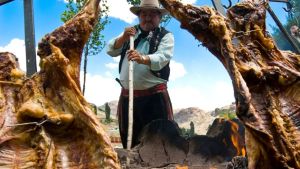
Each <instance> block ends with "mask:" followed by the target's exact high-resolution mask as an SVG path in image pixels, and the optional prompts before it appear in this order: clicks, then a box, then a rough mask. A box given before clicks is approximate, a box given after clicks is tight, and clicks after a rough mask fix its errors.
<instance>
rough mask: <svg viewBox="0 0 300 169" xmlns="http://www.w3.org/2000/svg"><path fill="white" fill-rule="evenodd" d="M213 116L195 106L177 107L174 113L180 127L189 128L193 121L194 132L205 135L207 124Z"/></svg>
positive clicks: (212, 119)
mask: <svg viewBox="0 0 300 169" xmlns="http://www.w3.org/2000/svg"><path fill="white" fill-rule="evenodd" d="M215 118H216V117H213V116H212V115H211V114H210V113H208V112H205V111H203V110H201V109H199V108H197V107H189V108H185V109H177V110H175V113H174V120H175V121H176V122H177V123H178V125H179V127H180V128H186V129H190V123H191V122H193V123H194V126H195V133H196V134H198V135H205V134H206V132H207V130H208V127H209V125H210V124H211V123H212V122H213V121H214V119H215Z"/></svg>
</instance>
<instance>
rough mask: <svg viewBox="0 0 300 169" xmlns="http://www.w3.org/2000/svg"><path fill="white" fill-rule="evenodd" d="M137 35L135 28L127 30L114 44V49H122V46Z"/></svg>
mask: <svg viewBox="0 0 300 169" xmlns="http://www.w3.org/2000/svg"><path fill="white" fill-rule="evenodd" d="M135 34H136V30H135V28H134V27H127V28H125V30H124V32H123V35H122V36H121V37H119V38H118V39H117V40H116V42H115V44H114V48H115V49H118V48H120V47H122V45H123V44H124V43H125V42H126V41H128V40H129V38H130V36H134V35H135Z"/></svg>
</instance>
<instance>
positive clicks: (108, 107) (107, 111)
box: [105, 102, 111, 122]
mask: <svg viewBox="0 0 300 169" xmlns="http://www.w3.org/2000/svg"><path fill="white" fill-rule="evenodd" d="M110 112H111V109H110V106H109V105H108V103H107V102H106V103H105V121H106V122H110V121H111V119H110Z"/></svg>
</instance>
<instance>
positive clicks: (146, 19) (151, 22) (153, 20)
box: [139, 9, 161, 31]
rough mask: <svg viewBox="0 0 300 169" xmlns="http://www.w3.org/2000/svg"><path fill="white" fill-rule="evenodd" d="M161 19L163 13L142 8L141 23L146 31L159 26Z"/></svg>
mask: <svg viewBox="0 0 300 169" xmlns="http://www.w3.org/2000/svg"><path fill="white" fill-rule="evenodd" d="M160 19H161V15H160V13H159V11H157V10H152V9H150V10H149V9H147V10H141V12H140V13H139V20H140V25H141V28H142V29H143V30H144V31H151V30H153V29H154V28H156V27H158V26H159V23H160Z"/></svg>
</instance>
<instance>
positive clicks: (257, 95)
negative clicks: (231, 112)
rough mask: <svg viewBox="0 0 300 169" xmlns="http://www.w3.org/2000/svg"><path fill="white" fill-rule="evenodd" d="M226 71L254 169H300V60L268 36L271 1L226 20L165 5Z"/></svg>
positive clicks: (241, 7) (234, 10)
mask: <svg viewBox="0 0 300 169" xmlns="http://www.w3.org/2000/svg"><path fill="white" fill-rule="evenodd" d="M160 2H161V3H162V4H163V6H164V7H165V8H166V9H167V10H168V11H169V12H170V13H171V15H172V16H174V17H175V18H176V19H178V20H179V21H180V22H181V27H182V28H184V29H187V30H188V31H189V32H190V33H191V34H193V35H194V36H195V37H196V38H197V39H198V40H199V41H200V42H202V44H203V46H205V47H207V48H208V49H209V50H210V52H211V53H212V54H214V55H215V56H216V57H217V58H218V59H219V60H220V61H221V62H222V63H223V65H224V67H225V68H226V69H227V71H228V73H229V75H230V78H231V80H232V84H233V88H234V95H235V99H236V106H237V115H238V117H239V118H240V119H241V121H242V122H243V123H244V125H245V128H246V148H247V155H248V160H249V166H248V167H249V168H250V169H254V168H261V169H274V168H297V169H300V55H296V54H294V53H291V52H288V51H280V50H278V48H277V47H276V45H275V43H274V41H273V40H272V38H270V36H269V35H268V33H267V32H266V26H265V17H266V6H265V5H266V4H267V3H268V2H267V1H255V2H254V1H253V2H250V1H245V2H242V3H238V4H237V5H235V6H233V7H231V8H230V9H228V11H227V17H226V18H225V17H223V16H222V15H220V14H219V13H218V12H216V11H215V10H213V9H212V8H209V7H196V6H192V5H183V4H182V3H180V2H178V1H176V0H160Z"/></svg>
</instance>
